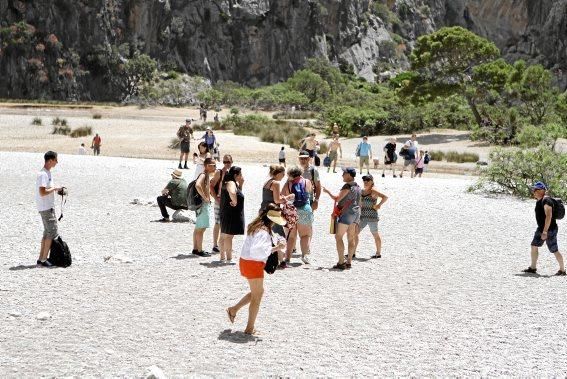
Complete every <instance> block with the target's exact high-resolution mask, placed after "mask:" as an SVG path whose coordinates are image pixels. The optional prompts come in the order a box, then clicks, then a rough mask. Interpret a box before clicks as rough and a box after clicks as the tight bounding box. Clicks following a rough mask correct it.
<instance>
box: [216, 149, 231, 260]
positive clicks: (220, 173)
mask: <svg viewBox="0 0 567 379" xmlns="http://www.w3.org/2000/svg"><path fill="white" fill-rule="evenodd" d="M231 167H232V155H230V154H226V155H225V156H223V158H222V168H221V169H219V170H216V171H215V175H213V178H212V179H211V196H212V197H213V199H215V205H214V213H215V226H214V227H213V253H220V249H219V237H220V199H221V186H222V179H223V177H224V176H225V175H226V173H227V172H228V170H230V168H231Z"/></svg>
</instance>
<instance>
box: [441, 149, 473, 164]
mask: <svg viewBox="0 0 567 379" xmlns="http://www.w3.org/2000/svg"><path fill="white" fill-rule="evenodd" d="M445 159H447V162H456V163H476V162H478V160H479V156H478V154H475V153H459V152H457V151H449V152H447V153H446V154H445Z"/></svg>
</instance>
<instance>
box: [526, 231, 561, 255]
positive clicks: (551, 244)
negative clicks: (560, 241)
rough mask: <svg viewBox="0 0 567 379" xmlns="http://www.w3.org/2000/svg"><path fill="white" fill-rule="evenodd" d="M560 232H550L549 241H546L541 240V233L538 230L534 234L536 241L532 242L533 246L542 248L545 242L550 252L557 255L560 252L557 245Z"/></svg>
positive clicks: (548, 232) (548, 234) (548, 233)
mask: <svg viewBox="0 0 567 379" xmlns="http://www.w3.org/2000/svg"><path fill="white" fill-rule="evenodd" d="M558 231H559V229H555V230H548V231H547V239H546V240H545V241H544V240H542V239H541V232H540V231H539V230H536V231H535V233H534V239H533V240H532V246H536V247H541V246H543V243H544V242H545V243H546V245H547V248H548V249H549V251H550V252H552V253H557V252H558V251H559V246H558V245H557V232H558Z"/></svg>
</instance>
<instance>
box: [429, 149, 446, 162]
mask: <svg viewBox="0 0 567 379" xmlns="http://www.w3.org/2000/svg"><path fill="white" fill-rule="evenodd" d="M429 157H430V158H431V160H432V161H442V160H444V159H445V153H444V152H442V151H439V150H436V151H430V152H429Z"/></svg>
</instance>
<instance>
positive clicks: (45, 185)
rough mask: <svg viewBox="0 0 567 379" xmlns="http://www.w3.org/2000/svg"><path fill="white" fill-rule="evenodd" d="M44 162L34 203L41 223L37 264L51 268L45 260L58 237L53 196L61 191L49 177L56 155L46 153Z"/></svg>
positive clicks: (52, 152)
mask: <svg viewBox="0 0 567 379" xmlns="http://www.w3.org/2000/svg"><path fill="white" fill-rule="evenodd" d="M43 159H44V161H45V163H44V165H43V168H42V169H41V171H40V172H39V173H38V174H37V179H36V186H35V188H36V191H35V203H36V205H37V210H38V212H39V214H40V215H41V221H42V222H43V237H42V239H41V248H40V250H39V259H38V260H37V264H38V265H41V266H43V267H51V266H52V264H51V262H49V261H48V260H47V257H48V255H49V249H50V248H51V244H52V242H53V240H54V239H56V238H57V237H58V236H59V233H58V230H57V216H56V215H55V194H56V193H58V192H60V191H61V190H62V187H56V186H55V182H54V181H53V178H52V176H51V169H52V168H54V167H55V166H57V163H58V161H57V153H56V152H54V151H48V152H47V153H45V155H44V156H43Z"/></svg>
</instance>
